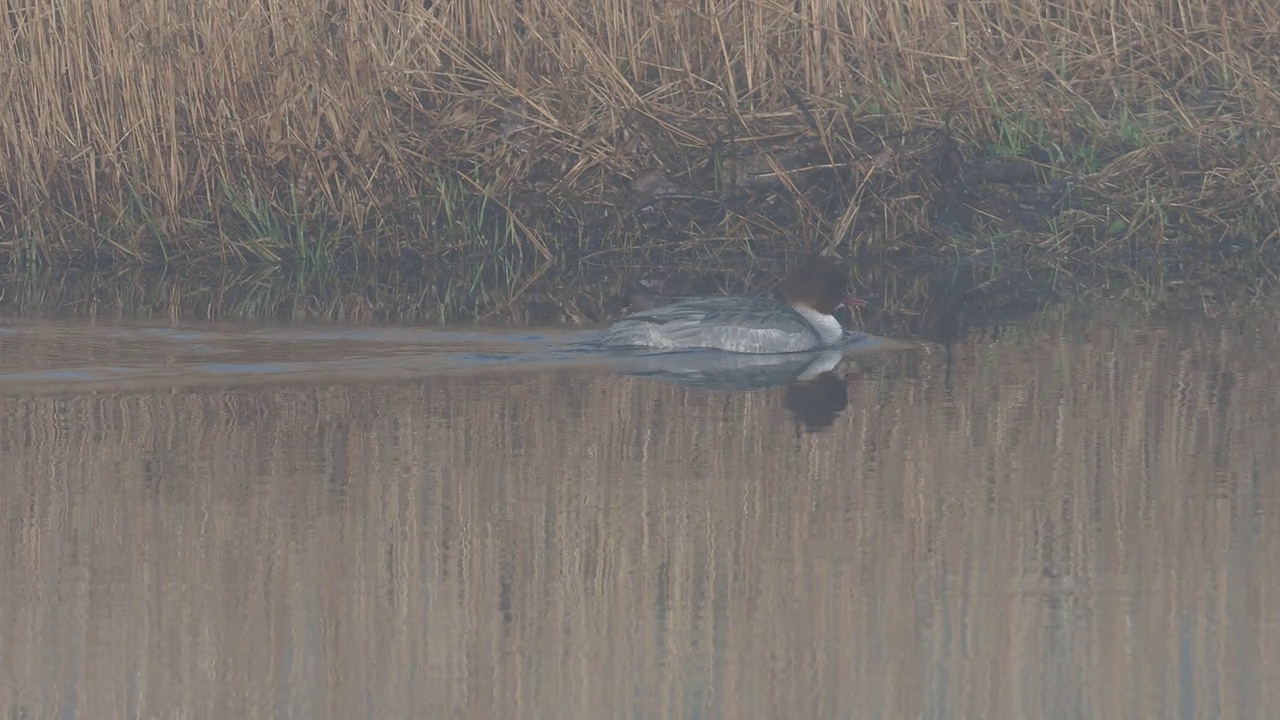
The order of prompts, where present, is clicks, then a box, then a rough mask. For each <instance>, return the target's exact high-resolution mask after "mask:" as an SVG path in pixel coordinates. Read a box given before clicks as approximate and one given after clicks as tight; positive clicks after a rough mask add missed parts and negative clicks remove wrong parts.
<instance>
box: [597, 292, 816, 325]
mask: <svg viewBox="0 0 1280 720" xmlns="http://www.w3.org/2000/svg"><path fill="white" fill-rule="evenodd" d="M619 322H636V323H652V324H654V325H661V326H664V327H670V326H676V325H688V326H690V327H692V328H694V329H697V328H698V326H701V327H703V328H705V327H707V326H717V327H723V326H729V327H740V328H743V329H746V330H778V331H780V332H796V333H808V332H812V331H813V330H812V327H811V326H810V325H809V323H808V322H806V321H805V319H804V318H802V317H800V314H799V313H797V312H796V311H795V310H792V309H791V308H790V307H788V306H787V305H785V304H783V303H780V302H778V301H777V300H770V299H769V298H759V297H750V296H746V295H719V296H714V297H698V298H689V299H687V300H680V301H678V302H674V303H671V304H670V305H663V306H662V307H658V308H654V309H653V310H646V311H642V312H638V313H636V314H634V315H628V316H627V317H625V318H623V319H622V320H620V321H619Z"/></svg>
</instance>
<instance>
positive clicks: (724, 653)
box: [0, 322, 1280, 718]
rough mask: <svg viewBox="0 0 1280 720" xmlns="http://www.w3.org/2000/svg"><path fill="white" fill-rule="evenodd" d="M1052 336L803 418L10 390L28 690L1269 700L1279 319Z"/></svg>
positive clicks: (741, 404) (232, 713)
mask: <svg viewBox="0 0 1280 720" xmlns="http://www.w3.org/2000/svg"><path fill="white" fill-rule="evenodd" d="M1268 326H1269V327H1274V326H1275V323H1270V324H1269V325H1268ZM1044 332H1045V334H1044V335H1043V336H1041V335H1039V334H1033V333H1031V332H1030V331H1026V335H1025V336H1024V337H1022V338H1020V337H1013V338H1011V339H1010V340H1009V341H1007V342H1003V343H1000V344H994V345H983V346H961V347H958V348H956V352H955V356H954V361H955V371H954V379H953V382H952V383H951V386H950V387H949V388H948V387H946V386H944V383H943V382H942V372H941V360H940V358H939V357H937V356H936V355H934V354H930V353H903V354H895V355H889V356H885V357H883V358H879V359H878V362H879V364H878V365H875V366H873V367H871V368H870V369H868V371H867V372H866V373H865V375H864V376H863V377H862V378H861V379H860V380H859V382H858V383H857V384H856V385H854V386H851V389H852V390H853V392H850V394H849V396H848V409H847V410H846V412H845V413H844V414H842V415H841V416H840V417H838V418H837V419H836V420H835V425H834V426H833V428H832V429H831V430H830V431H828V432H827V433H824V434H819V435H803V436H799V437H797V436H796V435H795V434H794V433H792V432H790V425H789V420H788V414H787V411H786V410H785V409H784V408H783V406H782V405H783V399H782V394H781V391H780V390H779V391H775V392H762V393H753V394H746V395H725V394H705V393H702V392H698V391H690V390H685V389H681V388H677V387H673V386H669V385H666V384H662V383H653V382H644V381H642V380H631V379H626V378H614V377H603V376H589V377H584V376H580V375H571V374H546V375H537V376H526V377H520V376H515V377H512V376H510V375H504V376H492V377H463V378H459V377H450V378H448V379H446V380H444V381H441V382H422V383H413V384H405V385H399V386H392V387H360V386H352V387H327V388H306V389H296V388H286V389H255V390H242V391H236V390H230V391H227V390H210V391H201V392H164V391H157V392H154V393H137V394H115V393H110V392H104V393H99V394H95V395H91V396H74V397H39V398H6V399H4V400H3V401H0V402H2V404H0V457H3V458H4V463H3V465H0V508H4V517H5V522H3V524H0V533H3V535H0V548H3V550H0V608H3V612H0V638H3V639H4V648H5V649H4V652H5V660H4V662H3V663H0V707H2V708H25V709H26V712H27V713H28V716H29V717H44V716H48V715H51V714H53V713H54V711H55V709H56V708H60V707H66V706H67V705H68V703H74V704H75V705H76V706H77V707H80V708H94V712H95V713H99V714H101V715H103V716H111V717H115V716H122V715H124V714H125V713H126V712H127V711H128V709H129V708H137V709H138V714H139V715H145V716H173V715H176V714H179V712H183V713H185V714H187V715H190V716H197V717H261V716H268V715H277V714H282V713H280V709H281V708H289V709H290V712H292V713H293V714H294V715H299V716H307V717H317V718H324V717H335V718H339V717H340V718H348V717H357V716H364V715H367V714H369V713H370V710H371V709H373V714H375V715H380V716H387V715H391V716H407V715H409V714H410V713H412V714H414V715H420V716H424V717H445V716H449V715H457V716H462V717H527V716H532V715H554V716H557V717H566V718H572V717H591V718H598V717H602V716H623V715H641V714H643V715H645V716H651V717H670V716H685V715H688V714H702V715H707V716H717V717H830V716H846V717H847V716H864V715H874V714H878V715H881V716H885V717H914V716H930V717H932V716H941V715H947V716H952V717H966V716H980V717H985V718H1015V717H1016V718H1021V717H1036V716H1044V715H1049V714H1053V715H1055V716H1065V717H1084V716H1092V717H1103V716H1109V715H1112V714H1113V710H1114V708H1122V710H1121V711H1120V713H1121V714H1123V715H1125V716H1131V717H1165V716H1169V715H1171V714H1173V710H1174V703H1190V704H1191V705H1192V708H1191V709H1192V710H1193V714H1199V713H1198V711H1196V708H1200V707H1202V705H1201V703H1210V702H1212V703H1214V708H1215V710H1216V711H1217V712H1220V713H1221V714H1222V715H1224V716H1247V715H1255V716H1256V715H1259V714H1260V713H1258V712H1257V709H1258V708H1270V707H1275V706H1276V704H1277V703H1276V701H1277V699H1278V698H1276V697H1274V694H1275V691H1274V690H1273V689H1272V688H1274V687H1277V686H1276V685H1274V684H1273V683H1270V682H1268V681H1269V680H1272V679H1275V676H1276V672H1277V659H1276V650H1275V649H1274V648H1276V647H1280V643H1277V642H1276V641H1277V640H1278V639H1280V638H1277V637H1276V633H1277V628H1280V624H1278V623H1277V617H1276V611H1275V610H1274V608H1276V607H1277V606H1278V605H1280V603H1277V591H1278V590H1280V582H1278V581H1277V578H1275V577H1272V574H1273V572H1274V571H1273V570H1272V567H1273V564H1272V563H1269V562H1267V558H1269V557H1271V556H1272V554H1273V553H1274V552H1275V551H1276V550H1277V548H1276V547H1275V546H1276V544H1277V539H1278V538H1280V536H1278V534H1277V533H1278V531H1280V527H1278V525H1277V523H1278V521H1277V518H1278V517H1280V512H1277V511H1278V510H1280V508H1278V507H1277V496H1276V494H1275V493H1274V492H1271V490H1270V484H1269V478H1270V477H1271V476H1273V475H1274V474H1275V469H1276V468H1277V467H1280V450H1277V449H1276V443H1275V442H1274V440H1275V428H1276V427H1280V410H1277V407H1276V405H1275V403H1274V402H1273V401H1272V400H1271V398H1273V397H1274V396H1275V392H1276V388H1277V386H1278V385H1277V381H1278V380H1280V369H1277V368H1276V366H1275V364H1274V362H1273V358H1274V357H1275V356H1276V354H1277V351H1280V347H1277V341H1276V339H1275V338H1262V337H1258V336H1256V335H1255V334H1252V333H1248V332H1244V331H1242V330H1238V329H1236V328H1234V327H1211V326H1208V325H1190V324H1188V325H1175V326H1172V327H1166V328H1153V329H1141V328H1133V327H1126V326H1124V325H1123V323H1122V322H1120V323H1117V324H1116V325H1104V324H1103V323H1101V322H1099V323H1097V324H1095V325H1092V326H1089V327H1085V328H1075V327H1073V328H1071V329H1069V330H1062V329H1058V328H1052V327H1051V328H1048V329H1046V330H1045V331H1044ZM131 688H132V690H131ZM1179 707H1182V706H1179Z"/></svg>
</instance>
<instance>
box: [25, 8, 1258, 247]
mask: <svg viewBox="0 0 1280 720" xmlns="http://www.w3.org/2000/svg"><path fill="white" fill-rule="evenodd" d="M3 8H4V13H5V16H6V17H7V18H8V21H9V28H10V32H8V33H6V34H5V35H4V39H3V40H0V87H3V90H0V92H2V93H3V102H0V143H3V151H4V154H5V160H6V162H4V163H3V165H0V252H2V253H4V254H5V255H7V256H9V257H10V258H13V259H18V260H26V261H32V260H49V261H53V260H60V259H66V258H83V257H85V256H98V257H103V256H105V257H109V258H113V259H136V260H143V261H156V260H166V259H170V260H171V259H174V258H186V259H194V260H202V259H212V258H217V259H220V260H222V261H224V262H230V261H250V260H259V261H261V260H267V261H275V260H279V259H284V260H288V259H290V258H292V259H295V260H306V259H308V257H309V256H313V255H322V256H323V257H312V258H311V259H312V260H323V261H328V260H339V261H340V260H342V259H344V258H346V259H350V258H363V257H378V258H385V257H402V256H403V255H404V254H405V253H412V254H414V255H417V256H435V257H439V256H448V255H451V254H452V255H458V254H467V253H471V254H484V255H489V256H492V255H503V256H505V257H508V258H512V260H511V262H515V263H520V262H522V261H523V260H539V261H544V260H550V259H557V260H562V259H565V258H573V257H576V256H580V255H581V254H582V253H584V252H590V251H596V250H600V249H602V248H604V249H609V248H622V247H633V246H635V245H636V244H637V242H638V241H647V240H648V239H649V238H653V239H655V240H661V239H663V238H664V237H669V236H679V237H683V238H686V239H689V238H692V240H694V241H696V242H697V243H700V244H710V245H713V246H714V245H715V244H716V243H730V244H733V243H738V244H741V243H746V245H747V246H748V249H750V250H752V251H759V250H760V249H762V248H763V249H772V248H784V249H788V248H789V247H790V246H792V245H794V244H795V243H797V242H805V243H809V244H812V243H815V242H816V243H819V244H822V245H827V244H830V245H841V244H846V243H853V240H852V238H855V237H856V238H859V240H858V245H857V247H858V249H860V250H864V251H874V250H890V249H893V248H894V247H897V246H898V245H900V244H902V243H916V244H920V243H925V244H927V243H937V242H939V241H940V239H941V238H943V237H944V236H945V235H946V234H947V233H946V232H944V231H943V230H940V229H939V228H940V223H939V222H938V207H939V204H940V203H942V204H944V205H945V202H943V201H944V200H945V198H946V197H947V196H948V193H949V192H951V191H953V190H963V191H966V192H968V191H970V190H972V188H973V187H979V186H982V185H984V183H983V182H976V183H968V182H967V181H966V183H965V184H963V187H958V186H957V185H956V182H957V181H956V179H955V178H954V177H952V175H953V174H960V175H964V176H965V177H970V176H972V167H973V164H974V163H975V162H977V161H980V160H981V159H983V158H985V157H988V156H992V155H1018V154H1019V153H1021V154H1022V155H1024V156H1026V157H1030V158H1032V159H1035V160H1036V161H1037V162H1038V163H1039V164H1040V172H1041V173H1042V174H1043V175H1044V176H1045V177H1048V178H1065V177H1071V178H1072V179H1073V182H1074V185H1073V187H1078V188H1080V189H1081V192H1080V194H1079V199H1078V200H1076V201H1074V202H1073V205H1074V206H1075V208H1076V209H1077V210H1079V211H1081V212H1077V213H1075V214H1073V215H1070V216H1068V217H1066V218H1065V219H1064V220H1063V221H1062V222H1060V223H1058V225H1057V226H1056V229H1054V230H1053V231H1051V232H1050V233H1049V234H1053V233H1054V232H1056V233H1062V232H1069V231H1072V229H1073V228H1074V226H1076V225H1080V224H1083V225H1090V226H1093V227H1094V231H1093V232H1092V235H1091V237H1094V238H1096V242H1095V244H1096V246H1097V247H1098V248H1101V249H1104V250H1105V249H1107V248H1109V247H1111V246H1112V245H1113V244H1114V243H1116V242H1117V241H1118V240H1120V239H1131V238H1132V237H1135V236H1137V237H1138V238H1139V240H1140V241H1142V242H1155V241H1159V242H1169V241H1179V242H1197V243H1206V242H1208V243H1213V242H1222V241H1230V242H1252V243H1266V242H1270V241H1273V240H1275V239H1276V230H1275V228H1276V227H1277V225H1280V222H1278V220H1277V219H1278V218H1280V198H1278V195H1280V192H1278V189H1280V166H1278V164H1277V160H1276V158H1277V157H1280V142H1278V141H1277V138H1278V137H1280V133H1277V129H1278V127H1280V113H1278V109H1280V102H1278V100H1280V80H1278V78H1280V62H1278V60H1277V58H1278V57H1280V6H1277V5H1275V4H1274V3H1271V2H1269V0H1251V1H1246V2H1233V3H1223V2H1221V1H1219V0H1173V1H1163V0H1162V1H1158V2H1157V1H1155V0H1150V1H1147V2H1137V3H1113V2H1102V1H1100V0H1062V1H1058V2H1050V3H1045V2H1041V1H1039V0H1036V1H1034V2H1032V1H1030V0H1010V1H1005V2H998V3H996V2H979V1H977V0H958V1H957V0H951V1H949V2H948V1H943V0H911V1H910V2H896V3H888V2H867V1H865V0H858V1H857V2H854V1H853V0H818V1H816V2H812V3H808V4H801V5H795V4H793V3H789V2H785V3H784V2H779V1H776V0H762V1H760V2H750V3H748V2H741V1H737V0H705V1H704V2H699V3H693V4H689V5H685V6H680V7H674V6H672V5H670V4H658V3H632V2H622V1H621V0H592V1H591V2H588V1H586V0H548V1H546V2H540V3H487V2H478V1H477V0H456V1H446V2H425V3H403V2H400V1H398V0H366V1H365V2H353V3H337V2H299V1H298V0H279V1H276V2H271V3H262V2H247V1H245V0H213V1H211V2H204V3H190V2H185V1H183V0H140V1H139V2H136V3H129V4H125V3H122V2H119V0H109V1H107V2H101V3H57V4H53V5H50V4H48V3H38V2H33V1H32V0H5V2H4V4H3ZM957 158H959V159H957ZM654 170H656V171H659V172H661V173H662V174H663V175H664V176H665V177H667V178H669V179H670V180H671V182H672V183H673V184H674V186H675V187H677V188H678V189H679V190H680V191H681V193H680V194H682V195H689V196H703V197H708V198H713V199H714V200H715V201H716V202H714V203H701V204H699V203H698V201H697V200H694V201H683V202H685V203H688V202H692V203H694V205H696V207H695V208H693V209H690V207H688V206H687V205H680V203H679V202H677V201H676V200H673V199H671V198H670V197H644V196H642V195H637V193H636V192H635V191H634V190H633V189H632V186H631V181H632V180H633V179H635V178H637V177H639V176H640V175H641V174H642V173H644V172H645V171H654ZM990 184H994V183H990ZM1011 192H1012V195H1013V199H1012V200H1007V201H998V198H997V201H992V202H985V201H984V199H983V198H979V199H978V200H977V201H974V200H973V198H969V197H968V196H967V195H965V193H963V192H962V193H961V195H964V197H965V204H967V205H972V206H974V207H976V208H977V216H976V217H977V222H976V223H969V222H961V223H960V224H961V225H962V226H965V227H966V228H968V227H976V228H982V227H984V225H983V222H984V221H989V223H988V225H989V226H991V227H996V228H1001V227H1004V228H1007V227H1008V226H1009V225H1010V222H1009V217H1012V216H1016V215H1017V213H1015V212H1012V211H1011V210H1010V208H1012V207H1014V206H1015V205H1018V204H1019V203H1020V202H1022V200H1020V199H1019V196H1018V194H1017V192H1018V191H1017V190H1014V191H1011ZM672 197H674V195H672ZM940 198H942V199H941V200H940ZM985 200H990V198H986V199H985ZM1002 202H1003V205H1002V204H1001V203H1002ZM993 203H994V204H993ZM655 206H657V207H658V208H659V210H660V217H659V219H658V221H656V222H654V223H649V222H645V221H643V220H642V221H641V222H639V223H637V222H636V218H637V217H640V215H638V214H636V213H633V212H632V211H633V210H637V209H641V208H648V209H652V208H653V207H655ZM708 208H710V210H709V209H708ZM711 210H714V212H712V211H711ZM1157 216H1158V217H1157ZM1117 218H1119V221H1117V220H1116V219H1117ZM1100 223H1101V230H1098V227H1099V224H1100ZM1015 225H1017V226H1018V227H1019V228H1020V229H1022V230H1028V229H1029V230H1032V232H1031V233H1029V234H1028V235H1027V236H1028V237H1040V238H1043V237H1046V233H1045V231H1044V229H1043V228H1037V227H1035V226H1034V223H1025V222H1022V223H1015ZM264 228H267V230H264ZM271 228H279V231H278V232H277V231H275V230H271ZM1138 233H1141V235H1140V236H1139V235H1138ZM797 237H798V238H799V240H797V239H796V238H797ZM743 238H746V239H745V240H744V239H743ZM313 243H315V244H317V245H316V246H313V247H308V245H310V244H313ZM1058 244H1059V245H1060V244H1061V243H1060V241H1058Z"/></svg>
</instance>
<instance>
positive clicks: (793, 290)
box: [782, 257, 866, 315]
mask: <svg viewBox="0 0 1280 720" xmlns="http://www.w3.org/2000/svg"><path fill="white" fill-rule="evenodd" d="M848 283H849V277H848V275H847V274H846V272H845V270H844V268H843V267H842V266H841V265H840V263H839V262H838V261H836V260H834V259H831V258H824V257H819V258H814V259H812V260H809V261H807V262H805V263H804V264H803V265H800V266H799V267H797V268H796V269H795V270H792V271H791V273H790V274H788V275H787V277H786V279H785V280H783V281H782V294H783V296H784V297H785V298H786V301H787V303H789V304H791V305H803V306H805V307H808V308H811V309H813V310H817V311H818V312H820V313H823V314H824V315H832V314H834V313H835V311H836V310H837V309H839V308H840V307H841V306H842V305H849V306H853V307H861V306H863V305H865V304H866V303H865V302H864V301H863V300H862V299H860V298H856V297H854V296H852V295H850V294H849V293H848V291H847V290H846V288H847V287H848Z"/></svg>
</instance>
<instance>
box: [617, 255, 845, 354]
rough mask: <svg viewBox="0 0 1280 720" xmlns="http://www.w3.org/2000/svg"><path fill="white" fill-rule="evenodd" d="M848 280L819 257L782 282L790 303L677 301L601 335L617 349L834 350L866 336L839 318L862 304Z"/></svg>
mask: <svg viewBox="0 0 1280 720" xmlns="http://www.w3.org/2000/svg"><path fill="white" fill-rule="evenodd" d="M845 284H846V277H845V274H844V272H843V271H841V270H840V268H839V267H837V266H836V265H834V264H832V263H831V262H829V261H826V260H822V259H815V260H813V261H811V262H809V263H807V264H805V265H803V266H801V267H800V268H798V269H797V270H796V271H795V272H792V273H791V274H790V275H788V276H787V279H786V280H785V281H783V285H782V292H783V295H784V296H785V297H786V302H785V303H784V302H780V301H777V300H772V299H769V298H760V297H750V296H746V295H722V296H711V297H696V298H688V299H685V300H679V301H676V302H674V303H671V304H669V305H663V306H661V307H656V308H653V309H652V310H645V311H642V312H638V313H635V314H634V315H629V316H627V317H625V318H622V319H621V320H619V321H617V322H615V323H614V324H612V325H610V326H609V327H608V328H606V329H605V330H604V332H603V333H601V334H600V339H599V341H600V343H601V344H603V345H609V346H615V347H647V348H659V349H667V350H674V349H684V348H713V349H716V350H727V351H730V352H736V353H794V352H806V351H811V350H822V349H827V348H835V347H839V346H842V345H845V344H847V343H849V342H850V341H852V340H857V339H859V338H861V337H863V336H862V335H861V334H860V333H850V332H848V331H846V330H845V329H844V328H843V327H841V325H840V321H839V320H837V319H836V318H835V315H834V313H835V311H836V310H837V309H839V308H840V307H841V306H843V305H855V306H856V305H862V304H863V302H862V301H861V300H859V299H858V298H855V297H851V296H849V295H847V294H846V293H845Z"/></svg>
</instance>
